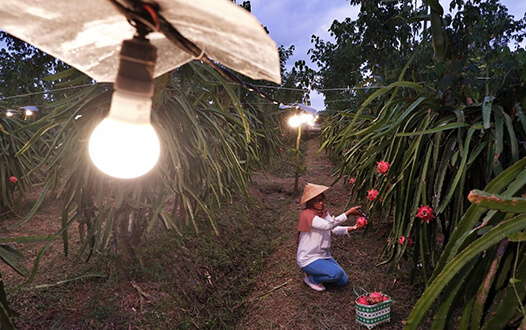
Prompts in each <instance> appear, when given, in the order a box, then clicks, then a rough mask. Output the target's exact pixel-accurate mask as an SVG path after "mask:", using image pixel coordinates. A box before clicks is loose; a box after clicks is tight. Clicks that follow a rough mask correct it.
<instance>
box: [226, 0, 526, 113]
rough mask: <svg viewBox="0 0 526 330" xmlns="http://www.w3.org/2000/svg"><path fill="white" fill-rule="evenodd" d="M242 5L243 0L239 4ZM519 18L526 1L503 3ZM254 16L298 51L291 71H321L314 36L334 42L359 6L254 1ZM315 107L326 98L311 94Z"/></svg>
mask: <svg viewBox="0 0 526 330" xmlns="http://www.w3.org/2000/svg"><path fill="white" fill-rule="evenodd" d="M237 3H242V1H237ZM440 3H441V5H442V7H444V10H446V11H447V10H448V8H449V1H444V0H440ZM500 3H501V4H503V5H504V6H506V7H507V8H508V12H509V13H510V14H512V15H514V16H515V19H516V20H517V19H520V18H522V17H524V12H525V8H526V0H500ZM250 4H251V5H252V14H253V15H254V16H256V17H257V18H258V20H259V21H260V22H261V24H262V25H263V26H266V27H267V29H268V30H269V34H270V37H271V38H272V39H274V41H275V42H276V44H277V46H278V47H279V46H281V45H283V46H285V48H289V47H290V46H291V45H294V47H295V51H294V54H293V56H292V57H291V58H289V60H288V62H287V68H288V69H290V68H291V67H293V66H294V63H295V62H296V61H298V60H301V59H302V60H305V61H306V62H307V65H308V66H310V67H311V68H313V69H318V68H317V66H316V65H314V64H313V63H312V62H311V61H310V55H308V54H307V51H308V50H309V49H310V48H313V44H311V41H310V40H311V36H312V35H313V34H314V35H317V36H319V37H320V38H321V39H322V40H324V41H330V40H332V39H331V38H330V35H329V33H328V32H327V31H328V29H329V28H330V26H331V24H332V22H333V21H334V20H338V21H343V20H344V19H345V18H346V17H350V18H351V19H353V20H355V19H356V18H357V16H358V13H359V7H354V6H351V5H349V2H348V1H347V0H251V1H250ZM310 97H311V107H313V108H314V109H317V110H323V109H325V106H324V104H323V96H322V95H321V94H317V93H316V92H315V91H313V92H311V95H310Z"/></svg>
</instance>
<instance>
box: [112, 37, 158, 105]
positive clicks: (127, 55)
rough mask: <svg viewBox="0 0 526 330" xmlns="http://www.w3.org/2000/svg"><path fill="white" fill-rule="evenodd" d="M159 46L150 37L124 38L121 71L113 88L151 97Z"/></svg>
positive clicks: (120, 63)
mask: <svg viewBox="0 0 526 330" xmlns="http://www.w3.org/2000/svg"><path fill="white" fill-rule="evenodd" d="M156 61H157V48H156V47H155V46H153V45H152V44H151V43H150V41H149V40H148V39H145V38H140V37H134V38H133V39H129V40H124V41H123V42H122V48H121V53H120V62H119V71H118V74H117V78H116V79H115V85H114V86H113V88H114V89H115V90H117V91H121V92H127V93H133V94H136V95H141V96H146V97H151V96H153V91H154V84H153V82H154V79H153V74H154V70H155V63H156Z"/></svg>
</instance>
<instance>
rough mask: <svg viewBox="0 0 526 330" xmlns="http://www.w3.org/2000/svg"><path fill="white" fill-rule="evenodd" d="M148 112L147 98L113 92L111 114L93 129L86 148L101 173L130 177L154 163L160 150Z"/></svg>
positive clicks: (149, 108)
mask: <svg viewBox="0 0 526 330" xmlns="http://www.w3.org/2000/svg"><path fill="white" fill-rule="evenodd" d="M150 111H151V99H150V98H147V97H140V96H136V95H126V93H122V92H118V91H116V92H114V93H113V98H112V104H111V108H110V114H109V115H108V117H107V118H105V119H104V120H102V122H101V123H100V124H99V125H98V126H97V128H95V130H94V131H93V134H92V135H91V138H90V141H89V147H88V148H89V154H90V157H91V160H92V161H93V163H94V164H95V165H96V166H97V167H98V168H99V169H100V170H101V171H102V172H104V173H106V174H108V175H110V176H113V177H117V178H123V179H130V178H135V177H138V176H141V175H143V174H146V173H147V172H148V171H150V170H151V169H152V168H153V167H154V166H155V164H156V163H157V160H158V159H159V154H160V150H161V149H160V143H159V138H158V137H157V134H156V133H155V130H154V128H153V127H152V125H151V123H150Z"/></svg>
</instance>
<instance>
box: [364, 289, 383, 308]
mask: <svg viewBox="0 0 526 330" xmlns="http://www.w3.org/2000/svg"><path fill="white" fill-rule="evenodd" d="M367 300H368V301H369V304H370V305H375V304H378V303H381V302H382V301H384V295H383V294H382V293H381V292H373V293H370V294H369V297H368V298H367Z"/></svg>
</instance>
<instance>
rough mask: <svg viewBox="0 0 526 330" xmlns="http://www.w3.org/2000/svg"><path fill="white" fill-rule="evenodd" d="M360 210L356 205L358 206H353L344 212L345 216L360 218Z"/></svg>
mask: <svg viewBox="0 0 526 330" xmlns="http://www.w3.org/2000/svg"><path fill="white" fill-rule="evenodd" d="M360 209H361V206H360V205H358V206H355V207H351V208H350V209H348V210H347V211H346V212H345V215H346V216H347V217H348V216H349V215H356V216H361V215H362V212H360V211H359V210H360Z"/></svg>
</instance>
